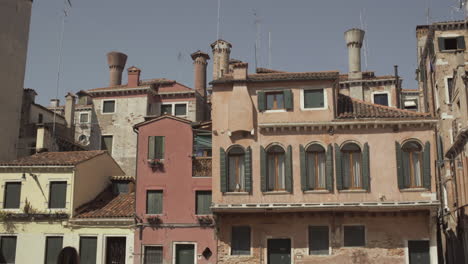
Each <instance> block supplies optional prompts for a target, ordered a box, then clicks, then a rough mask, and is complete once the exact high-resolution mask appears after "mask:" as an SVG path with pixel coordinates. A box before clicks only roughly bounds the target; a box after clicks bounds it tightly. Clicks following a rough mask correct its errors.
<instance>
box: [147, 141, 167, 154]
mask: <svg viewBox="0 0 468 264" xmlns="http://www.w3.org/2000/svg"><path fill="white" fill-rule="evenodd" d="M165 141H166V138H165V137H164V136H150V137H148V160H155V159H156V160H162V159H164V155H165V143H166V142H165Z"/></svg>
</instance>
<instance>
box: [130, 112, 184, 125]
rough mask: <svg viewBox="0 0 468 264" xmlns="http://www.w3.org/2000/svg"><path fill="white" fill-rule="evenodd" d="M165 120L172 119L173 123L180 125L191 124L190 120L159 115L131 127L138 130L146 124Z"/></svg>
mask: <svg viewBox="0 0 468 264" xmlns="http://www.w3.org/2000/svg"><path fill="white" fill-rule="evenodd" d="M166 118H169V119H172V120H175V121H179V122H182V123H187V124H191V123H192V121H190V120H188V119H185V118H180V117H177V116H173V115H168V114H164V115H160V116H155V117H150V118H148V120H146V121H143V122H140V123H138V124H135V125H134V126H133V128H135V129H138V128H139V127H141V126H144V125H147V124H149V123H153V122H156V121H159V120H161V119H166Z"/></svg>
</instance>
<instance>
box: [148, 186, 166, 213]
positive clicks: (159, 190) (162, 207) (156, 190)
mask: <svg viewBox="0 0 468 264" xmlns="http://www.w3.org/2000/svg"><path fill="white" fill-rule="evenodd" d="M149 192H161V212H160V213H148V193H149ZM145 194H146V195H145V215H148V216H162V215H164V189H162V188H159V189H146V192H145Z"/></svg>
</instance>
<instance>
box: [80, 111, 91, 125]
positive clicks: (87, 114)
mask: <svg viewBox="0 0 468 264" xmlns="http://www.w3.org/2000/svg"><path fill="white" fill-rule="evenodd" d="M84 115H86V116H88V117H87V118H86V119H87V120H86V122H83V121H81V118H82V116H84ZM89 116H90V115H89V113H88V112H84V113H80V118H79V122H80V124H89V123H90V119H89Z"/></svg>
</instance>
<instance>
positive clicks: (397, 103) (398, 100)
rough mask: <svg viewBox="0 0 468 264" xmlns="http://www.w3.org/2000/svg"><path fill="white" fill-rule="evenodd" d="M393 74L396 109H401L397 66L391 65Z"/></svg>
mask: <svg viewBox="0 0 468 264" xmlns="http://www.w3.org/2000/svg"><path fill="white" fill-rule="evenodd" d="M393 69H394V73H395V88H396V107H397V108H400V109H402V105H403V104H402V102H401V87H400V77H399V76H398V65H393Z"/></svg>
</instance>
